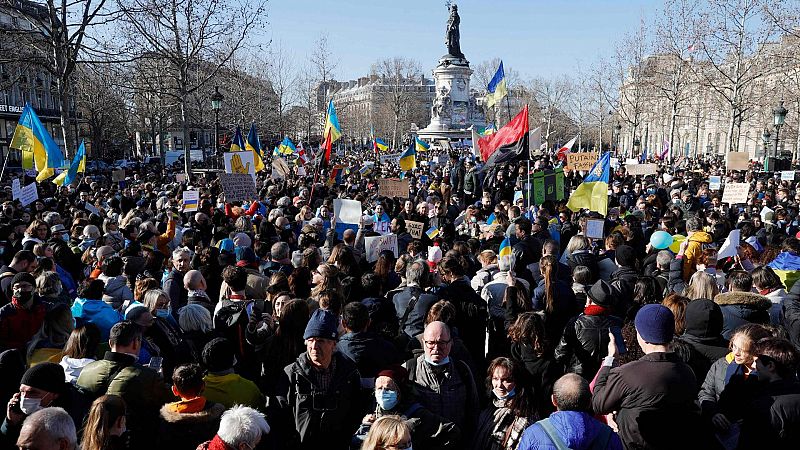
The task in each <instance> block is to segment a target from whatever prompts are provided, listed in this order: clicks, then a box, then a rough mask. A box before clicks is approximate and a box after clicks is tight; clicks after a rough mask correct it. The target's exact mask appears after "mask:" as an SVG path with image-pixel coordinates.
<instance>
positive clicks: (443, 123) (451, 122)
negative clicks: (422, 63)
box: [418, 55, 482, 140]
mask: <svg viewBox="0 0 800 450" xmlns="http://www.w3.org/2000/svg"><path fill="white" fill-rule="evenodd" d="M471 75H472V69H470V67H469V61H467V60H466V59H464V58H458V57H454V56H452V55H445V56H443V57H442V58H441V59H440V60H439V65H438V66H436V68H435V69H434V70H433V79H434V82H435V86H436V88H435V89H436V98H435V99H434V101H433V106H432V107H431V123H430V124H429V125H428V126H427V127H425V128H424V129H422V130H419V132H418V135H419V137H420V138H422V139H426V140H436V139H448V140H450V139H455V140H458V139H464V138H466V139H469V138H470V137H471V135H472V134H471V131H470V130H469V128H470V127H471V126H472V125H473V124H474V123H475V122H476V119H478V120H479V119H480V117H482V114H481V113H480V111H479V110H478V106H477V104H476V102H475V99H474V98H473V97H472V96H471V95H470V90H469V79H470V76H471Z"/></svg>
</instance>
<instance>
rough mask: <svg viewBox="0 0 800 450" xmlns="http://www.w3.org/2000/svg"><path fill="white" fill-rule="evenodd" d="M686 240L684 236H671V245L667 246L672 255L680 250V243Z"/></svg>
mask: <svg viewBox="0 0 800 450" xmlns="http://www.w3.org/2000/svg"><path fill="white" fill-rule="evenodd" d="M685 240H686V236H683V235H681V234H676V235H675V236H672V245H670V246H669V249H670V250H672V253H675V254H677V253H678V250H680V249H681V242H683V241H685Z"/></svg>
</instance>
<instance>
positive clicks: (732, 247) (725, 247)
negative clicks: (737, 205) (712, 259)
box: [717, 228, 741, 260]
mask: <svg viewBox="0 0 800 450" xmlns="http://www.w3.org/2000/svg"><path fill="white" fill-rule="evenodd" d="M740 233H741V232H740V231H739V229H738V228H737V229H734V230H731V232H730V234H728V237H727V238H726V239H725V242H723V243H722V246H721V247H720V248H719V250H718V251H717V259H718V260H720V259H724V258H730V257H733V256H736V249H737V248H739V239H741V237H740V236H741V234H740Z"/></svg>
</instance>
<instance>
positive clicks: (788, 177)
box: [781, 170, 794, 181]
mask: <svg viewBox="0 0 800 450" xmlns="http://www.w3.org/2000/svg"><path fill="white" fill-rule="evenodd" d="M781 181H794V170H784V171H782V172H781Z"/></svg>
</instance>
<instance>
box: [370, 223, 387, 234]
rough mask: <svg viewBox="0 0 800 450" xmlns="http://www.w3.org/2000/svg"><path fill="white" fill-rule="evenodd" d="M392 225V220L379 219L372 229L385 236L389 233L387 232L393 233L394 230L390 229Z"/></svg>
mask: <svg viewBox="0 0 800 450" xmlns="http://www.w3.org/2000/svg"><path fill="white" fill-rule="evenodd" d="M391 225H392V223H391V222H381V221H377V222H374V223H373V224H372V229H373V230H374V231H375V232H376V233H379V234H380V235H382V236H385V235H387V234H389V233H391V232H392V231H391V230H390V228H391Z"/></svg>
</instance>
